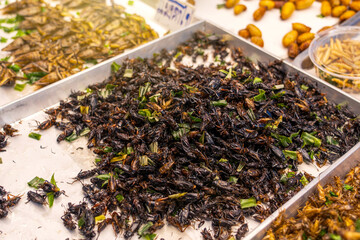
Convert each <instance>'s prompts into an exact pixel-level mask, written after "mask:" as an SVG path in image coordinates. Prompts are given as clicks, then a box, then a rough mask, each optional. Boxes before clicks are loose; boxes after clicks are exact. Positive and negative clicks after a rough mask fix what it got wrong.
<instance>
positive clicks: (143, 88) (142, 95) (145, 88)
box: [139, 82, 151, 99]
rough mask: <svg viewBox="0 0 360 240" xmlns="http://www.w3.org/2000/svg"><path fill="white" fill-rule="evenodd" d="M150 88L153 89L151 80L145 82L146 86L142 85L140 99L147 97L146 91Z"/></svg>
mask: <svg viewBox="0 0 360 240" xmlns="http://www.w3.org/2000/svg"><path fill="white" fill-rule="evenodd" d="M150 90H151V86H150V83H149V82H147V83H145V86H141V87H140V88H139V99H141V98H142V97H145V95H146V93H148V92H150Z"/></svg>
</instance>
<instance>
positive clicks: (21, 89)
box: [14, 83, 26, 92]
mask: <svg viewBox="0 0 360 240" xmlns="http://www.w3.org/2000/svg"><path fill="white" fill-rule="evenodd" d="M25 86H26V83H23V84H19V83H17V84H15V86H14V90H16V91H19V92H21V91H23V90H24V88H25Z"/></svg>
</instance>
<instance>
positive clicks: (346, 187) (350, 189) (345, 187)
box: [344, 184, 354, 191]
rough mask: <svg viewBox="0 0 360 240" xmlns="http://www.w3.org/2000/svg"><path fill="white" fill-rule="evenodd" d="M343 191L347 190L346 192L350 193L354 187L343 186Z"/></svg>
mask: <svg viewBox="0 0 360 240" xmlns="http://www.w3.org/2000/svg"><path fill="white" fill-rule="evenodd" d="M344 189H345V190H347V191H352V190H354V187H353V186H350V185H348V184H344Z"/></svg>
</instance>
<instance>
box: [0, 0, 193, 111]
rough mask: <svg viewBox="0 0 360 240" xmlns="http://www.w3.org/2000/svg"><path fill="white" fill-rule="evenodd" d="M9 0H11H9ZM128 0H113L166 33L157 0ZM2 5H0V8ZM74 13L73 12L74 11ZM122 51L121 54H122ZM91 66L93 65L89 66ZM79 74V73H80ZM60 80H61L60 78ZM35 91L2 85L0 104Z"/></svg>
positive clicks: (160, 32) (3, 55)
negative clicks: (157, 9) (161, 21)
mask: <svg viewBox="0 0 360 240" xmlns="http://www.w3.org/2000/svg"><path fill="white" fill-rule="evenodd" d="M9 2H12V1H11V0H10V1H9ZM56 2H57V1H56V0H55V1H53V2H51V1H50V3H51V4H55V3H56ZM128 2H129V1H128V0H114V3H115V4H119V5H122V6H124V7H125V11H126V12H128V13H131V14H138V15H140V16H142V17H143V18H144V19H145V20H146V22H147V23H148V24H149V25H150V26H151V27H152V28H153V29H154V30H155V31H156V32H157V33H158V34H159V37H161V36H163V35H164V34H166V32H167V31H168V29H167V28H166V27H165V26H163V25H161V24H160V23H159V22H157V21H156V20H155V14H156V3H157V1H147V0H144V1H143V0H138V1H135V2H134V3H133V5H132V6H130V5H129V4H128ZM3 6H4V5H0V8H2V7H3ZM74 14H75V12H74ZM9 16H10V15H2V14H1V11H0V19H2V18H7V17H9ZM193 21H197V20H196V19H193ZM0 35H1V36H2V37H6V38H7V39H11V37H14V35H15V32H12V33H5V32H4V31H2V30H0ZM9 43H10V41H8V42H6V43H0V49H2V48H4V47H5V46H7V45H8V44H9ZM128 51H129V50H128V49H125V51H124V53H125V54H126V53H127V52H128ZM124 53H122V54H124ZM7 54H8V53H7V52H3V51H1V50H0V58H3V57H5V56H7ZM89 67H90V68H92V67H93V66H89ZM80 74H81V73H80ZM60 81H61V80H60ZM35 91H36V87H35V86H29V85H28V86H26V87H25V89H24V90H23V91H21V92H19V91H16V90H14V86H3V87H0V106H2V105H5V104H8V103H10V102H13V101H15V100H17V99H20V98H22V97H24V96H26V95H29V94H31V93H33V92H35Z"/></svg>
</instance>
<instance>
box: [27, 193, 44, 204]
mask: <svg viewBox="0 0 360 240" xmlns="http://www.w3.org/2000/svg"><path fill="white" fill-rule="evenodd" d="M27 197H28V202H33V203H37V204H40V205H45V204H47V203H46V195H42V194H39V193H37V192H34V191H28V193H27Z"/></svg>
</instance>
